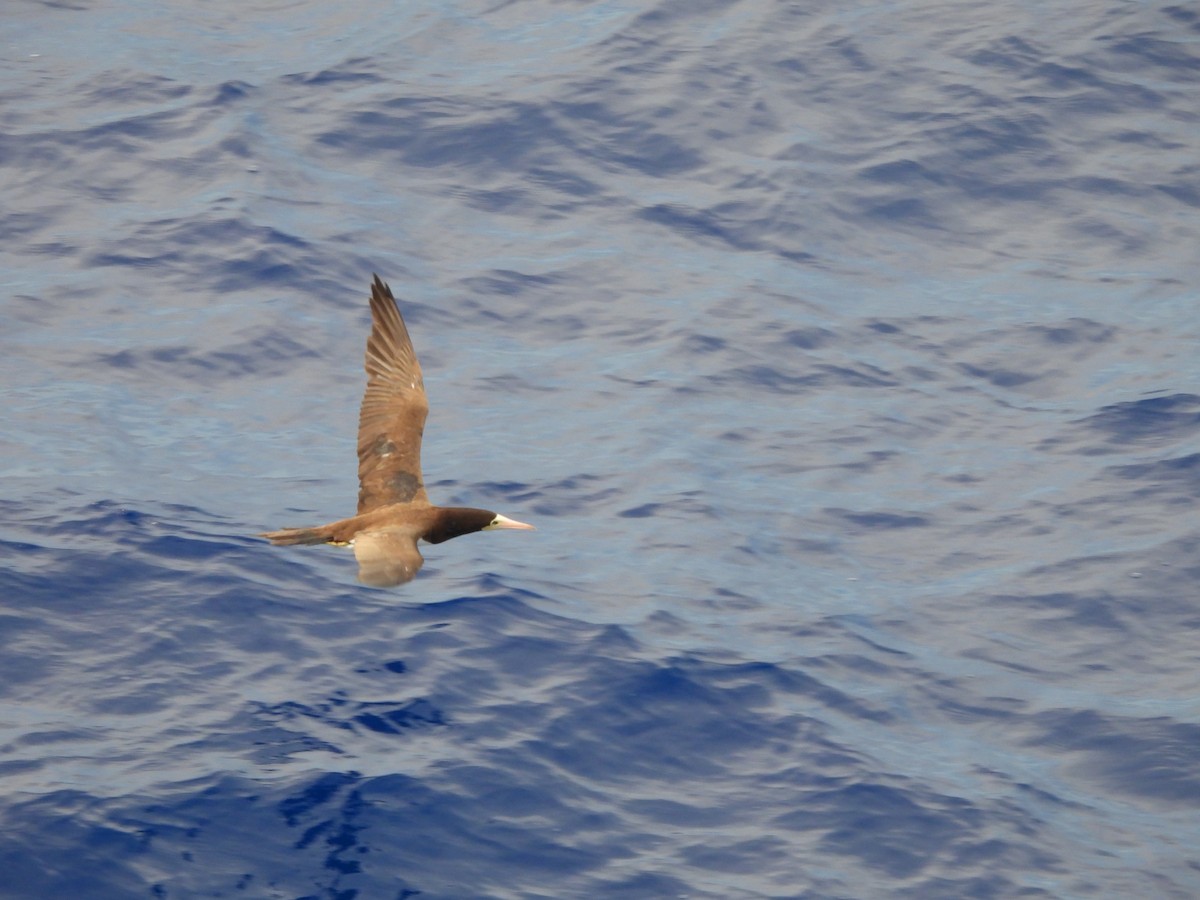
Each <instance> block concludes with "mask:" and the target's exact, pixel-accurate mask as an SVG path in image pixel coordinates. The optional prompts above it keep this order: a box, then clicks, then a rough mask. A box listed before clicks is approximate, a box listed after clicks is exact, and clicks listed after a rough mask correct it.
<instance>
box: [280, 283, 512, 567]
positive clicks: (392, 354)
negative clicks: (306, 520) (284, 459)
mask: <svg viewBox="0 0 1200 900" xmlns="http://www.w3.org/2000/svg"><path fill="white" fill-rule="evenodd" d="M365 366H366V370H367V390H366V393H365V394H364V395H363V401H362V408H361V409H360V410H359V414H358V484H359V488H358V515H356V516H353V517H352V518H349V519H342V520H340V521H338V522H331V523H330V524H328V525H317V526H315V527H313V528H284V529H281V530H280V531H268V532H265V533H264V534H262V535H260V537H265V538H268V539H269V540H270V541H271V543H272V544H277V545H285V544H333V545H335V546H338V547H345V546H350V547H353V548H354V556H355V558H356V559H357V560H358V578H359V580H360V581H361V582H363V584H368V585H371V586H372V587H392V586H393V585H397V584H403V583H404V582H406V581H411V580H412V578H413V576H414V575H416V574H417V570H418V569H420V568H421V563H423V562H424V559H423V558H422V556H421V551H420V550H418V549H417V541H418V540H423V541H427V542H429V543H430V544H440V543H441V542H442V541H448V540H450V539H451V538H456V537H459V536H460V535H464V534H471V533H472V532H475V531H491V530H493V529H497V528H521V529H532V528H533V526H532V525H526V524H525V523H524V522H517V521H514V520H513V519H509V518H507V517H506V516H502V515H499V514H498V513H494V512H491V511H490V510H486V509H467V508H463V507H443V506H434V505H433V504H431V503H430V502H429V497H428V496H426V494H425V483H424V480H423V479H422V477H421V435H422V433H423V432H424V430H425V416H426V414H427V413H428V412H429V401H428V400H427V399H426V397H425V384H424V382H423V381H422V380H421V365H420V363H418V362H417V354H416V353H415V352H414V351H413V346H412V341H411V340H409V337H408V329H407V328H405V327H404V319H402V318H401V317H400V310H399V309H398V308H397V306H396V298H395V297H393V296H392V289H391V288H390V287H388V286H387V285H386V284H385V283H384V282H383V281H381V280H380V279H379V276H378V275H376V276H375V281H374V283H373V284H372V285H371V336H370V337H369V338H367V354H366V362H365Z"/></svg>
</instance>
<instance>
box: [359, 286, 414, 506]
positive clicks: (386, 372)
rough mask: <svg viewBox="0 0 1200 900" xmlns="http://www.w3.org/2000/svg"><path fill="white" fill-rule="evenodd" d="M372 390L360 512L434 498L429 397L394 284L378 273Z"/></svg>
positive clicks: (362, 424)
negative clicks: (430, 493)
mask: <svg viewBox="0 0 1200 900" xmlns="http://www.w3.org/2000/svg"><path fill="white" fill-rule="evenodd" d="M364 365H365V367H366V370H367V390H366V393H365V394H364V395H363V401H362V409H361V410H360V411H359V416H358V484H359V490H358V512H359V514H362V513H364V512H368V511H370V510H372V509H376V508H378V507H380V506H385V505H387V504H389V503H412V504H415V505H423V504H428V503H429V498H428V497H427V496H426V494H425V482H424V478H423V477H422V475H421V436H422V434H423V433H424V431H425V417H426V415H427V414H428V412H429V401H428V399H427V398H426V396H425V384H424V382H423V381H422V379H421V365H420V363H418V362H417V354H416V353H415V352H414V351H413V346H412V341H411V340H410V339H409V337H408V329H407V328H406V327H405V326H404V319H403V318H401V316H400V310H399V309H398V308H397V307H396V299H395V297H393V296H392V289H391V288H390V287H388V286H387V284H385V283H384V282H383V281H381V280H380V279H379V276H378V275H376V276H375V281H374V283H373V284H372V285H371V335H370V337H369V338H367V352H366V359H365V363H364Z"/></svg>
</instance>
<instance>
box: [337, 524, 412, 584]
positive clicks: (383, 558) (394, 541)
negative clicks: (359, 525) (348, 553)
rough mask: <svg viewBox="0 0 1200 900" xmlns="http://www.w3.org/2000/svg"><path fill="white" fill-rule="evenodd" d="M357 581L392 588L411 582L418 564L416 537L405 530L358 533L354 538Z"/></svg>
mask: <svg viewBox="0 0 1200 900" xmlns="http://www.w3.org/2000/svg"><path fill="white" fill-rule="evenodd" d="M354 558H355V559H357V560H358V580H359V581H361V582H362V583H363V584H366V585H370V586H371V587H395V586H396V585H398V584H404V583H405V582H406V581H412V579H413V576H415V575H416V574H417V572H418V570H419V569H420V568H421V563H423V562H424V561H425V560H424V559H423V558H422V557H421V551H420V550H418V549H417V538H416V535H414V534H413V533H411V532H409V531H366V532H362V531H360V532H359V533H358V534H356V535H355V536H354Z"/></svg>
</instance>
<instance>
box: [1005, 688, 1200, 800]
mask: <svg viewBox="0 0 1200 900" xmlns="http://www.w3.org/2000/svg"><path fill="white" fill-rule="evenodd" d="M1022 730H1023V731H1024V733H1025V734H1026V739H1025V740H1026V742H1027V743H1028V745H1029V746H1033V747H1040V748H1046V749H1049V750H1053V751H1054V752H1055V753H1056V754H1057V755H1060V756H1062V755H1066V757H1067V760H1068V763H1067V764H1068V765H1069V766H1070V768H1071V769H1072V770H1073V771H1075V772H1076V773H1077V774H1079V775H1080V776H1081V777H1083V778H1086V779H1088V780H1091V781H1095V782H1098V783H1099V784H1100V785H1101V786H1102V787H1103V789H1104V790H1105V791H1106V792H1111V793H1113V794H1117V795H1120V796H1125V797H1133V798H1138V799H1142V800H1153V801H1155V802H1157V803H1164V804H1167V805H1169V806H1179V807H1182V808H1195V806H1196V804H1197V803H1200V754H1197V753H1196V747H1197V746H1198V745H1200V743H1198V742H1200V725H1197V724H1195V723H1192V722H1180V721H1177V720H1174V719H1171V718H1168V717H1165V716H1157V717H1144V718H1143V717H1136V716H1129V715H1125V716H1122V715H1116V714H1111V713H1102V712H1099V711H1097V710H1055V711H1051V712H1046V713H1041V714H1037V715H1034V716H1032V717H1031V718H1030V719H1029V721H1028V723H1027V724H1026V725H1025V727H1024V728H1023V729H1022Z"/></svg>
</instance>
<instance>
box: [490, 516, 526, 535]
mask: <svg viewBox="0 0 1200 900" xmlns="http://www.w3.org/2000/svg"><path fill="white" fill-rule="evenodd" d="M495 528H516V529H519V530H521V531H536V530H537V529H536V528H534V527H533V526H532V525H526V524H525V523H524V522H518V521H517V520H516V519H510V518H509V517H508V516H502V515H499V514H497V515H496V518H494V519H492V521H491V524H489V525H488V526H487V527H486V528H484V529H483V530H484V531H491V530H492V529H495Z"/></svg>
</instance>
